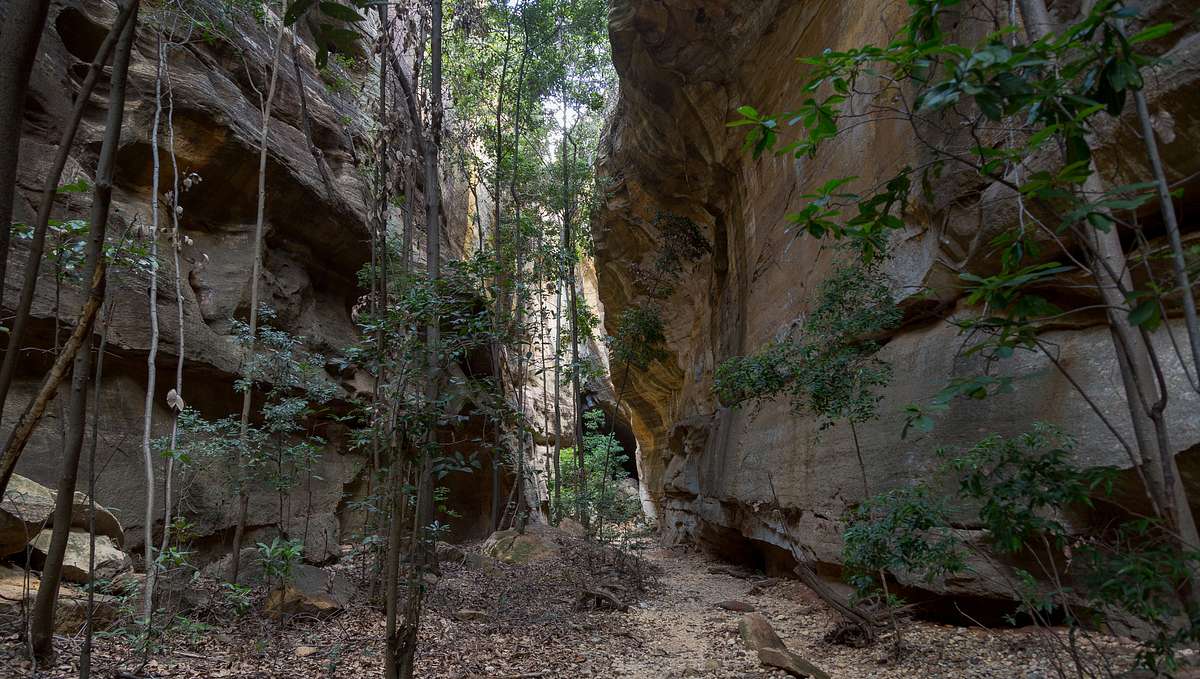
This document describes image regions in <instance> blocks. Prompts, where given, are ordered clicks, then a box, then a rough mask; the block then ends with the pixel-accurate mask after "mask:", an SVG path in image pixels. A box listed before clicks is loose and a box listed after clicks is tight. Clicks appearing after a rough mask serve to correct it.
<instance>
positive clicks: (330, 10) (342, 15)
mask: <svg viewBox="0 0 1200 679" xmlns="http://www.w3.org/2000/svg"><path fill="white" fill-rule="evenodd" d="M321 13H322V14H324V15H325V16H327V17H330V18H331V19H339V20H341V21H362V20H363V17H362V15H361V14H359V13H358V12H355V11H354V10H353V9H350V8H349V7H347V6H345V5H341V4H338V3H336V2H329V1H328V0H327V1H326V2H322V3H321Z"/></svg>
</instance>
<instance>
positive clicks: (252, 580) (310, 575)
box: [201, 547, 358, 608]
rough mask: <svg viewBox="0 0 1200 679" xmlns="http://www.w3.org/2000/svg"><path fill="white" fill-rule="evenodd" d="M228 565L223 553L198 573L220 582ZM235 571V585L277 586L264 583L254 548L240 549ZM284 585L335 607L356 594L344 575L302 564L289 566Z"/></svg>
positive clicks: (227, 558) (226, 574)
mask: <svg viewBox="0 0 1200 679" xmlns="http://www.w3.org/2000/svg"><path fill="white" fill-rule="evenodd" d="M229 562H230V555H228V554H227V555H225V557H224V558H222V559H219V560H217V561H214V562H213V563H211V564H209V565H207V566H205V567H204V569H203V570H202V571H201V573H202V574H203V575H204V577H207V578H211V579H213V580H224V579H226V578H227V577H228V574H229V565H230V563H229ZM238 570H239V572H238V584H242V585H250V586H252V587H259V586H263V585H267V584H271V585H278V584H279V583H278V582H272V583H268V582H267V575H266V571H265V569H263V565H262V561H261V559H260V557H259V554H258V550H257V549H254V548H251V547H247V548H245V549H243V550H242V563H241V565H240V567H239V569H238ZM288 584H289V585H290V586H291V587H293V588H295V589H297V590H299V591H300V592H302V593H306V594H312V595H323V596H327V597H329V598H330V599H331V600H332V601H333V602H334V603H335V604H337V606H338V607H339V608H341V607H345V606H346V605H347V604H349V603H350V600H351V599H353V598H354V594H355V592H357V591H358V588H357V587H355V585H354V582H352V581H351V580H350V578H348V577H346V576H345V575H342V574H341V573H335V572H334V571H331V570H329V569H326V568H319V567H317V566H310V565H309V564H306V563H298V564H296V565H294V566H292V578H291V582H289V583H288Z"/></svg>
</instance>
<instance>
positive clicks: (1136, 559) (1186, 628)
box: [1080, 519, 1200, 676]
mask: <svg viewBox="0 0 1200 679" xmlns="http://www.w3.org/2000/svg"><path fill="white" fill-rule="evenodd" d="M1080 551H1081V554H1080V559H1081V560H1082V561H1083V564H1084V565H1083V570H1084V578H1083V581H1084V583H1085V584H1086V586H1087V588H1088V593H1089V599H1090V601H1091V602H1092V604H1093V605H1094V606H1095V607H1096V610H1098V611H1101V612H1114V613H1117V614H1118V615H1121V614H1132V615H1133V616H1135V617H1136V618H1137V619H1138V620H1141V621H1143V622H1144V623H1145V624H1146V625H1147V626H1148V627H1149V629H1150V630H1152V632H1151V633H1150V634H1149V635H1146V638H1145V639H1144V641H1143V642H1142V645H1141V648H1140V649H1139V652H1138V663H1139V664H1140V665H1141V666H1142V667H1144V668H1146V669H1148V670H1150V671H1152V672H1154V673H1155V674H1156V675H1157V674H1158V673H1163V674H1167V675H1168V676H1169V674H1170V673H1172V672H1175V671H1178V670H1179V669H1182V666H1181V662H1180V661H1181V658H1180V655H1181V654H1180V653H1179V651H1180V650H1181V649H1185V648H1194V647H1195V645H1196V643H1197V642H1200V613H1198V612H1197V611H1196V610H1194V609H1193V610H1187V609H1184V608H1181V606H1180V601H1181V600H1182V598H1183V594H1184V592H1185V591H1186V588H1187V586H1188V579H1189V577H1190V575H1191V573H1193V572H1195V570H1196V569H1197V568H1200V552H1197V551H1195V550H1186V551H1180V549H1179V547H1178V542H1177V541H1176V540H1175V539H1173V538H1172V536H1171V535H1170V534H1169V532H1168V531H1165V530H1164V529H1163V527H1162V526H1161V525H1159V524H1157V523H1156V522H1154V521H1151V520H1146V519H1135V520H1131V521H1127V522H1125V523H1124V524H1122V525H1121V526H1119V527H1118V528H1117V530H1116V531H1115V534H1114V535H1113V537H1112V539H1109V540H1103V541H1101V540H1091V541H1089V542H1088V543H1087V544H1086V546H1085V547H1084V548H1083V549H1082V550H1080Z"/></svg>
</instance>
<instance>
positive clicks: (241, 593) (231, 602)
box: [221, 582, 253, 616]
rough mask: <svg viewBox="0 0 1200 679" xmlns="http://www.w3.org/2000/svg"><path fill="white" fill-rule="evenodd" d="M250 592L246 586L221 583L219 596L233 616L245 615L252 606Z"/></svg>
mask: <svg viewBox="0 0 1200 679" xmlns="http://www.w3.org/2000/svg"><path fill="white" fill-rule="evenodd" d="M251 591H252V590H251V589H250V587H248V586H246V585H239V584H237V583H234V582H225V583H221V594H222V595H223V597H224V600H225V603H226V605H228V606H229V608H231V609H232V610H233V613H234V615H239V616H240V615H245V614H246V613H247V612H248V611H249V610H250V608H251V607H252V606H253V602H252V601H251V599H250V592H251Z"/></svg>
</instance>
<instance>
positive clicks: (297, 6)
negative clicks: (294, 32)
mask: <svg viewBox="0 0 1200 679" xmlns="http://www.w3.org/2000/svg"><path fill="white" fill-rule="evenodd" d="M315 4H317V0H292V2H291V4H289V5H288V8H287V12H284V14H283V25H285V26H291V25H292V24H294V23H296V20H297V19H299V18H300V17H301V16H303V15H304V13H305V12H307V11H308V10H310V9H312V6H313V5H315Z"/></svg>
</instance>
